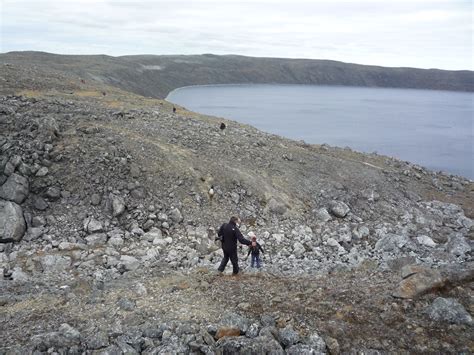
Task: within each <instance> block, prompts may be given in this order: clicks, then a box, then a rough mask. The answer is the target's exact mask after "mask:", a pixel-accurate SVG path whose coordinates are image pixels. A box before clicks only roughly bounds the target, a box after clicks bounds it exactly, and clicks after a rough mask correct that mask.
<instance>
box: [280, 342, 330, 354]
mask: <svg viewBox="0 0 474 355" xmlns="http://www.w3.org/2000/svg"><path fill="white" fill-rule="evenodd" d="M286 354H287V355H322V354H326V352H322V351H317V350H315V349H313V348H312V347H311V346H309V345H306V344H296V345H292V346H290V347H289V348H287V349H286Z"/></svg>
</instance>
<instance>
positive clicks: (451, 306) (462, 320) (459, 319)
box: [427, 297, 474, 325]
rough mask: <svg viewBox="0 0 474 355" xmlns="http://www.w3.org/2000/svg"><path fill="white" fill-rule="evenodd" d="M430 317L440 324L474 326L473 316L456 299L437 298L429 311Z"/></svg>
mask: <svg viewBox="0 0 474 355" xmlns="http://www.w3.org/2000/svg"><path fill="white" fill-rule="evenodd" d="M427 314H428V316H429V317H430V318H431V319H433V320H435V321H438V322H448V323H454V324H467V325H472V324H474V322H473V320H472V317H471V315H470V314H469V313H468V312H467V311H466V310H465V309H464V307H463V306H462V304H460V303H459V302H458V301H456V300H455V299H454V298H443V297H438V298H436V299H435V300H434V301H433V303H432V304H431V306H429V307H428V309H427Z"/></svg>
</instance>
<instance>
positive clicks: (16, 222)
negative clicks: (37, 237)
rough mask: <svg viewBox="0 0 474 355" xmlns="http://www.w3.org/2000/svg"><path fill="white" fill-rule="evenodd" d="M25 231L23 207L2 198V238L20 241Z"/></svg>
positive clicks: (0, 225) (0, 222)
mask: <svg viewBox="0 0 474 355" xmlns="http://www.w3.org/2000/svg"><path fill="white" fill-rule="evenodd" d="M25 231H26V223H25V219H24V218H23V210H22V208H21V207H20V206H19V205H17V204H16V203H14V202H10V201H4V200H1V199H0V238H1V239H7V238H12V239H13V240H15V241H20V240H21V238H22V237H23V235H24V234H25Z"/></svg>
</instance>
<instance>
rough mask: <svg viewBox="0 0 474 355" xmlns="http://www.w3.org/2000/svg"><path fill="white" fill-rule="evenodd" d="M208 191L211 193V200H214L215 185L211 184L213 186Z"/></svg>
mask: <svg viewBox="0 0 474 355" xmlns="http://www.w3.org/2000/svg"><path fill="white" fill-rule="evenodd" d="M207 193H208V194H209V200H210V201H211V202H212V199H213V198H214V194H215V191H214V185H211V188H210V189H209V191H208V192H207Z"/></svg>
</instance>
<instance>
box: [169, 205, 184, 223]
mask: <svg viewBox="0 0 474 355" xmlns="http://www.w3.org/2000/svg"><path fill="white" fill-rule="evenodd" d="M170 219H171V220H172V221H173V222H174V223H181V222H182V221H183V216H182V214H181V211H180V210H179V209H177V208H173V209H171V211H170Z"/></svg>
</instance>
